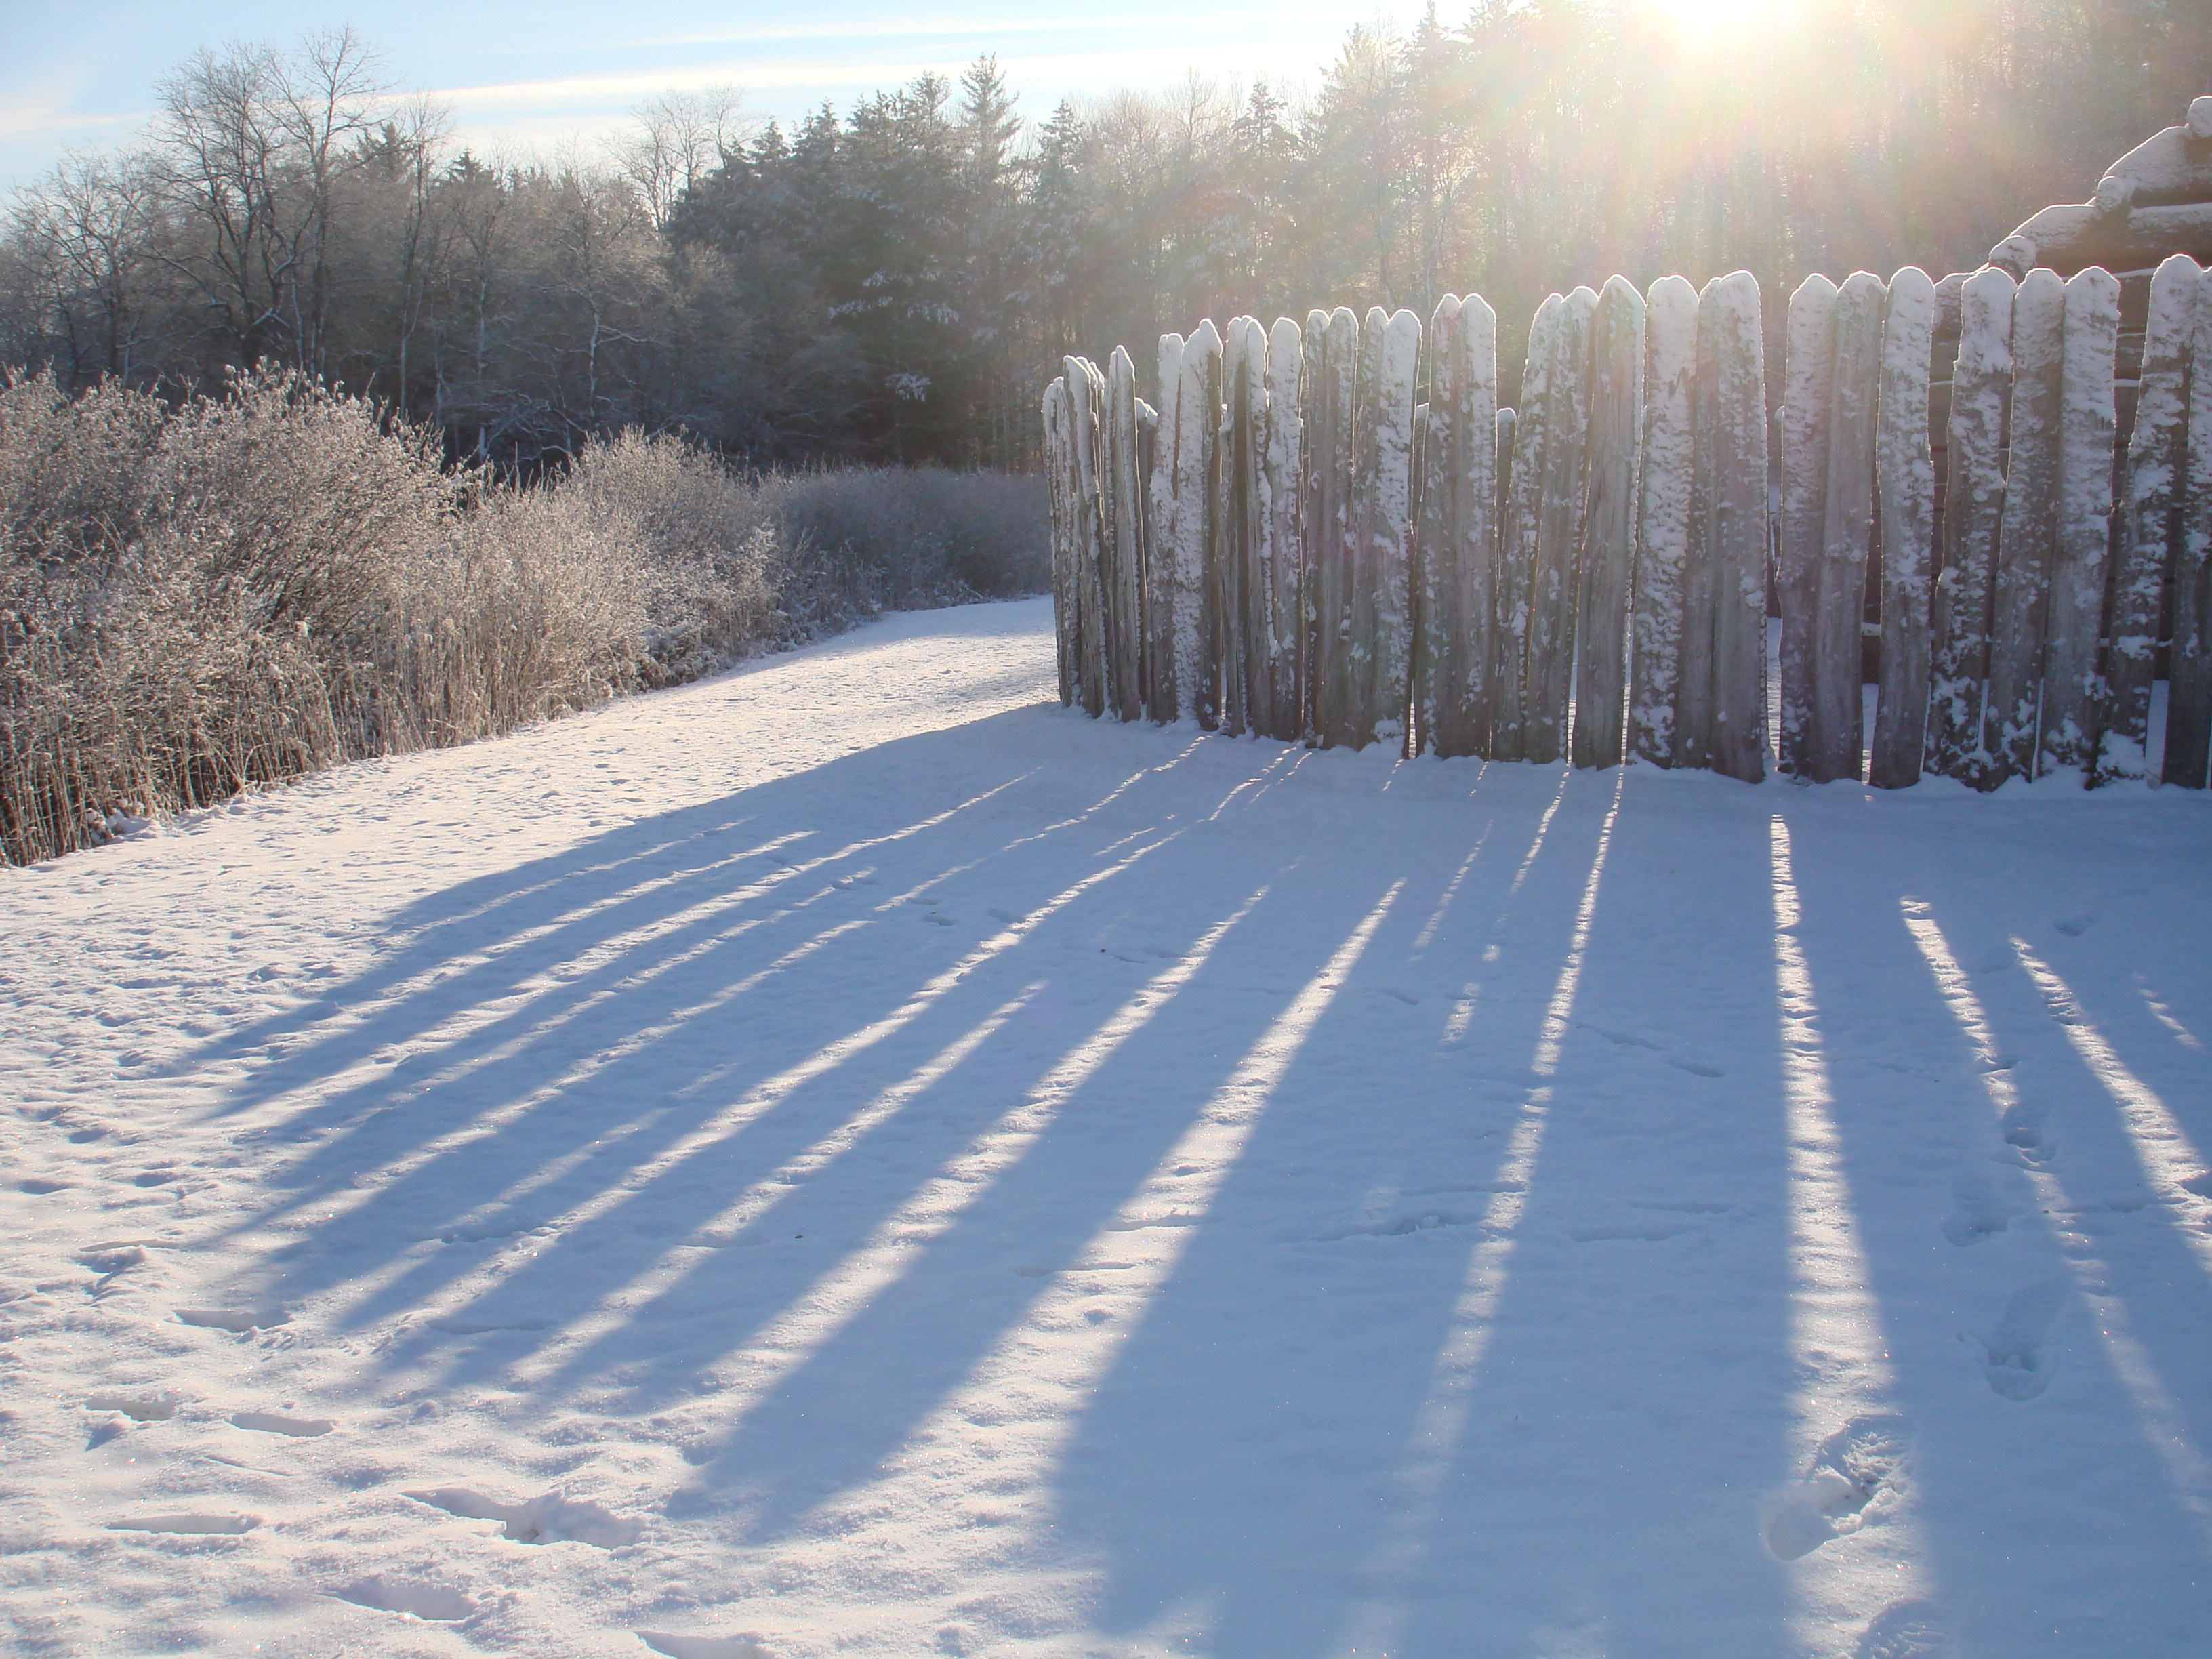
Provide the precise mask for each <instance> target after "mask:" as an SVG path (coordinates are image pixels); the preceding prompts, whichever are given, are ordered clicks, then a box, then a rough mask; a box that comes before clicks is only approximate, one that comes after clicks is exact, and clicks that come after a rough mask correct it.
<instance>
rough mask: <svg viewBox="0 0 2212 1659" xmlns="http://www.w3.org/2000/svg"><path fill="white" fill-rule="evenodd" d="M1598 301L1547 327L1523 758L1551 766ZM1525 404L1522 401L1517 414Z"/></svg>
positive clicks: (1560, 753) (1564, 307) (1568, 647)
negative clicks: (1548, 361) (1549, 351)
mask: <svg viewBox="0 0 2212 1659" xmlns="http://www.w3.org/2000/svg"><path fill="white" fill-rule="evenodd" d="M1596 311H1597V295H1595V293H1593V292H1592V291H1591V290H1590V289H1587V288H1578V289H1575V291H1574V292H1573V293H1571V294H1570V295H1567V296H1566V298H1565V300H1564V301H1561V302H1560V305H1559V317H1558V319H1557V320H1556V321H1555V323H1554V324H1553V328H1554V333H1553V340H1552V361H1551V372H1550V375H1549V380H1548V384H1547V396H1546V399H1545V409H1544V456H1543V465H1542V469H1541V473H1540V474H1539V475H1538V488H1539V489H1540V490H1541V501H1540V504H1539V507H1538V509H1537V514H1536V538H1535V548H1534V557H1533V559H1532V560H1531V562H1530V566H1529V592H1528V658H1527V666H1526V668H1525V670H1524V671H1523V686H1524V699H1523V707H1522V714H1523V720H1524V721H1525V725H1524V727H1523V731H1524V734H1525V735H1524V736H1523V738H1522V752H1523V754H1524V755H1525V757H1527V758H1528V759H1529V760H1532V761H1556V760H1559V759H1561V758H1562V757H1564V756H1565V752H1566V744H1567V738H1568V732H1569V726H1568V703H1569V702H1570V700H1571V698H1572V696H1574V671H1575V611H1576V599H1577V594H1576V588H1577V578H1578V576H1579V574H1580V573H1579V572H1578V571H1577V568H1576V558H1577V555H1578V554H1579V553H1580V552H1581V550H1582V539H1583V507H1584V505H1585V503H1586V501H1587V496H1588V485H1589V477H1588V470H1587V467H1586V465H1585V463H1586V461H1587V459H1588V457H1589V350H1590V322H1591V319H1592V318H1593V317H1594V316H1595V313H1596ZM1527 403H1528V400H1527V399H1526V398H1523V399H1522V407H1523V408H1526V407H1527Z"/></svg>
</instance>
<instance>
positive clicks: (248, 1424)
mask: <svg viewBox="0 0 2212 1659" xmlns="http://www.w3.org/2000/svg"><path fill="white" fill-rule="evenodd" d="M230 1420H231V1422H232V1424H233V1425H235V1426H236V1427H239V1428H241V1429H251V1430H252V1431H254V1432H255V1433H256V1434H288V1435H290V1436H291V1437H293V1438H294V1439H295V1440H312V1439H313V1438H315V1437H318V1436H319V1435H325V1434H328V1433H329V1432H330V1431H331V1430H332V1429H334V1428H336V1427H337V1424H335V1423H333V1422H331V1419H328V1418H327V1417H286V1416H283V1414H281V1413H276V1412H233V1413H231V1414H230Z"/></svg>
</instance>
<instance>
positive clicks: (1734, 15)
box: [1643, 0, 1798, 43]
mask: <svg viewBox="0 0 2212 1659" xmlns="http://www.w3.org/2000/svg"><path fill="white" fill-rule="evenodd" d="M1643 5H1644V9H1645V10H1646V11H1649V12H1650V13H1652V14H1654V15H1656V16H1658V17H1661V18H1663V19H1664V20H1666V21H1668V23H1670V24H1672V25H1673V26H1674V27H1675V28H1676V29H1677V30H1679V31H1680V33H1683V34H1685V35H1688V36H1691V37H1692V38H1694V39H1697V40H1711V41H1714V42H1717V43H1719V42H1726V41H1729V40H1741V39H1743V38H1744V37H1746V36H1749V35H1758V34H1765V33H1771V32H1772V31H1773V30H1775V29H1777V28H1779V27H1784V26H1785V25H1786V24H1788V23H1789V22H1790V21H1792V20H1793V19H1794V18H1795V17H1796V13H1797V9H1798V7H1797V0H1643Z"/></svg>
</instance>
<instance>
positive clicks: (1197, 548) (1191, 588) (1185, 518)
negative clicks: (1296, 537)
mask: <svg viewBox="0 0 2212 1659" xmlns="http://www.w3.org/2000/svg"><path fill="white" fill-rule="evenodd" d="M1176 416H1177V417H1178V421H1179V430H1178V432H1177V434H1176V536H1177V538H1179V541H1180V545H1179V546H1178V547H1177V548H1176V586H1177V587H1178V588H1179V589H1180V590H1181V598H1180V599H1179V601H1178V606H1179V607H1180V606H1181V605H1188V607H1189V622H1190V626H1189V629H1188V633H1187V634H1182V635H1181V637H1180V638H1179V640H1178V643H1179V645H1182V646H1184V647H1187V648H1188V652H1189V654H1188V656H1184V657H1182V658H1181V659H1179V660H1178V661H1177V663H1176V679H1177V680H1178V681H1179V682H1180V683H1181V684H1182V696H1183V713H1184V714H1185V715H1186V716H1190V715H1195V716H1196V717H1197V719H1198V723H1199V725H1200V726H1201V727H1203V728H1204V729H1205V730H1206V731H1208V732H1211V731H1213V730H1215V729H1216V728H1218V726H1220V724H1221V616H1220V608H1219V586H1218V582H1217V581H1216V580H1215V579H1214V572H1215V570H1216V568H1218V564H1219V562H1220V546H1221V514H1220V502H1221V495H1220V482H1219V481H1220V471H1221V331H1219V330H1218V329H1217V328H1215V327H1214V325H1213V321H1212V319H1211V318H1208V319H1206V321H1204V322H1201V323H1200V324H1199V325H1198V326H1197V327H1196V328H1194V329H1193V330H1192V331H1190V335H1189V337H1188V338H1187V339H1185V340H1184V341H1183V343H1182V386H1181V388H1180V389H1179V390H1178V391H1177V392H1176ZM1182 621H1183V617H1182V611H1181V610H1180V608H1179V609H1178V611H1177V615H1176V623H1177V627H1178V630H1179V633H1180V630H1181V628H1182Z"/></svg>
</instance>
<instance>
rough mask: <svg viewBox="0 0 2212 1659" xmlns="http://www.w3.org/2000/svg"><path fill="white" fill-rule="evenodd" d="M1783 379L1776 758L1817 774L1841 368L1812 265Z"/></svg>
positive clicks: (1832, 321)
mask: <svg viewBox="0 0 2212 1659" xmlns="http://www.w3.org/2000/svg"><path fill="white" fill-rule="evenodd" d="M1784 339H1785V344H1784V351H1785V354H1786V355H1785V357H1784V364H1783V371H1782V373H1783V383H1782V534H1781V542H1780V545H1779V547H1778V550H1777V551H1778V561H1777V562H1778V568H1777V570H1776V572H1775V585H1776V587H1777V588H1778V592H1779V596H1780V599H1781V605H1782V661H1781V670H1782V729H1781V731H1780V732H1778V733H1777V734H1776V744H1775V747H1776V751H1777V758H1778V760H1779V762H1780V763H1781V767H1782V769H1783V770H1784V771H1785V772H1787V773H1789V774H1790V775H1791V776H1792V777H1796V778H1806V779H1809V778H1811V777H1812V776H1813V775H1814V773H1815V772H1817V771H1818V770H1819V762H1818V760H1817V759H1816V758H1815V757H1816V756H1817V754H1818V752H1819V750H1820V746H1821V745H1820V732H1819V729H1818V726H1817V725H1816V721H1815V715H1814V701H1815V699H1814V687H1813V682H1814V655H1815V645H1814V641H1815V639H1816V637H1817V635H1818V634H1819V631H1820V565H1821V538H1822V536H1823V535H1824V534H1825V533H1826V527H1827V520H1828V438H1829V426H1830V422H1831V409H1832V403H1831V400H1832V394H1833V391H1834V382H1835V370H1836V285H1835V284H1834V283H1832V282H1830V281H1829V280H1828V279H1827V278H1826V276H1821V275H1820V273H1819V272H1817V271H1816V272H1814V274H1813V275H1812V276H1808V277H1807V278H1806V279H1805V280H1804V281H1803V282H1802V283H1799V284H1798V285H1797V291H1796V293H1795V294H1792V295H1790V321H1789V325H1788V328H1787V331H1786V333H1785V336H1784Z"/></svg>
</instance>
